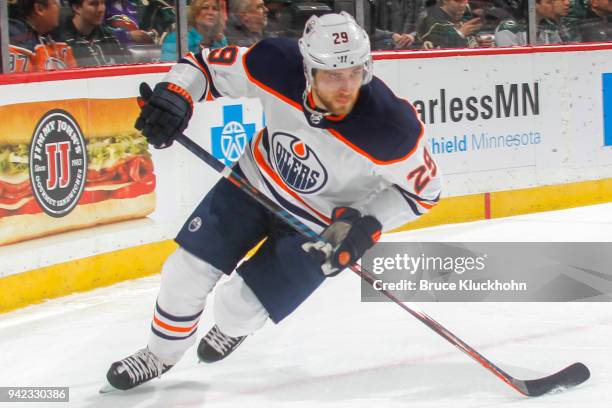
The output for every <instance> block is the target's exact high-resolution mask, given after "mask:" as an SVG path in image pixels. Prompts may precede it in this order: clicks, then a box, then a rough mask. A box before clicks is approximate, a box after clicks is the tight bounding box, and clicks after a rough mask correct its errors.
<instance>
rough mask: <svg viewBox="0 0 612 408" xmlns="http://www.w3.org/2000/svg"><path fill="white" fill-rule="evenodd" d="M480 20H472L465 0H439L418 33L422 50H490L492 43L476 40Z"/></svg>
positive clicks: (486, 39) (485, 38)
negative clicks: (479, 47) (479, 48)
mask: <svg viewBox="0 0 612 408" xmlns="http://www.w3.org/2000/svg"><path fill="white" fill-rule="evenodd" d="M482 24H483V19H482V18H480V17H475V16H474V14H472V12H471V10H470V7H469V6H468V0H440V4H439V5H437V6H434V7H431V8H430V9H429V10H428V12H427V17H425V19H424V20H423V21H422V22H421V24H420V25H419V28H418V30H417V32H418V35H417V39H418V41H419V43H420V44H421V45H422V47H423V48H466V47H467V48H475V47H478V46H481V47H491V46H493V40H492V38H489V37H479V36H478V32H479V31H480V29H481V28H482Z"/></svg>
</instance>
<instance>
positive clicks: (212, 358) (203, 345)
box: [198, 324, 247, 363]
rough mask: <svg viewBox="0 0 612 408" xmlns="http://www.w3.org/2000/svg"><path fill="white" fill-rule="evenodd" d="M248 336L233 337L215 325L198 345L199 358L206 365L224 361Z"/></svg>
mask: <svg viewBox="0 0 612 408" xmlns="http://www.w3.org/2000/svg"><path fill="white" fill-rule="evenodd" d="M246 337H247V336H239V337H231V336H228V335H227V334H224V333H223V332H222V331H221V330H220V329H219V327H218V326H217V325H216V324H215V325H214V326H213V328H212V329H210V331H209V332H208V333H206V336H204V337H203V338H202V340H201V341H200V344H199V345H198V358H199V359H200V361H203V362H205V363H214V362H216V361H219V360H223V359H224V358H225V357H227V356H228V355H229V354H230V353H231V352H232V351H234V350H235V349H236V348H238V346H239V345H240V343H242V342H243V341H244V339H246Z"/></svg>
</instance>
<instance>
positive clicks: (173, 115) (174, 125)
mask: <svg viewBox="0 0 612 408" xmlns="http://www.w3.org/2000/svg"><path fill="white" fill-rule="evenodd" d="M138 103H139V105H140V107H141V111H140V116H138V119H137V120H136V124H135V127H136V129H138V130H140V131H141V132H142V134H143V135H144V136H145V137H146V138H147V141H148V142H149V143H150V144H152V145H153V146H155V147H156V148H157V149H163V148H165V147H168V146H170V145H172V142H173V141H174V140H175V139H176V138H177V137H179V136H180V135H181V134H183V131H184V130H185V129H186V128H187V124H188V123H189V119H191V115H192V113H193V101H192V99H191V95H189V92H187V91H185V90H184V89H183V88H181V87H180V86H178V85H175V84H172V83H169V82H159V83H158V84H157V85H155V88H154V90H151V87H150V86H149V84H147V83H146V82H143V83H141V84H140V97H139V98H138Z"/></svg>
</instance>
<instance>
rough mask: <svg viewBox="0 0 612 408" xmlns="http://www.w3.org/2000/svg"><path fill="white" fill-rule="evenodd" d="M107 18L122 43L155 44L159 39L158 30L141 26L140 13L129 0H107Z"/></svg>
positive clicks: (107, 22)
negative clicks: (149, 29) (144, 28)
mask: <svg viewBox="0 0 612 408" xmlns="http://www.w3.org/2000/svg"><path fill="white" fill-rule="evenodd" d="M105 18H106V24H108V25H109V26H110V27H112V28H113V30H114V31H115V36H116V37H117V39H118V40H119V42H120V43H121V44H124V45H126V44H131V43H135V44H153V43H154V42H155V41H156V40H157V32H155V31H145V30H141V29H140V28H139V25H138V13H137V12H136V9H135V8H134V6H133V5H132V4H131V3H130V1H129V0H106V12H105Z"/></svg>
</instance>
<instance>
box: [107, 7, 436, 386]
mask: <svg viewBox="0 0 612 408" xmlns="http://www.w3.org/2000/svg"><path fill="white" fill-rule="evenodd" d="M141 95H142V100H143V101H144V102H146V103H145V104H144V106H143V108H142V112H141V115H140V117H139V118H138V120H137V122H136V127H137V128H138V129H141V130H142V132H143V134H144V135H145V136H146V137H147V139H148V140H149V142H150V143H152V144H153V145H154V146H155V147H157V148H165V147H168V146H170V145H171V144H172V142H173V139H175V138H176V137H177V136H179V135H180V134H181V133H182V132H183V131H184V130H185V128H186V127H187V124H188V122H189V119H190V117H191V114H192V111H193V103H194V101H200V100H203V99H207V98H210V97H218V96H228V97H232V98H238V97H244V96H246V97H256V98H259V99H260V101H261V103H262V105H263V108H264V110H265V112H266V122H267V127H266V128H264V129H263V130H261V131H260V132H259V133H258V134H257V135H255V136H254V137H253V140H252V141H251V142H250V144H249V145H248V146H247V148H246V151H245V153H244V154H243V156H242V157H241V158H240V159H239V161H238V163H237V164H236V165H235V166H234V170H235V171H237V172H239V173H240V174H242V175H244V177H246V179H248V181H249V182H250V183H251V184H252V185H253V186H254V187H255V188H257V189H259V190H261V191H262V192H263V193H264V194H265V195H266V196H268V197H269V198H270V199H272V200H274V201H276V202H277V203H278V204H280V205H281V206H282V207H284V208H285V209H286V210H287V211H289V212H291V213H292V214H293V215H295V216H296V217H298V218H299V219H300V220H302V221H303V222H304V223H305V224H307V225H308V226H310V227H311V228H313V229H315V230H316V231H321V234H322V236H323V237H324V238H325V241H326V242H328V244H326V245H322V244H318V243H313V242H306V241H307V240H306V239H305V238H303V237H302V236H301V235H299V234H297V233H296V232H295V231H293V230H292V228H291V227H289V226H287V225H285V224H284V223H283V222H282V221H279V220H278V219H277V218H276V217H275V216H274V215H273V214H271V213H270V212H269V211H268V210H266V209H265V208H263V207H262V205H260V204H259V203H257V202H255V201H254V200H252V199H251V198H250V197H249V196H247V195H246V194H245V193H243V192H242V191H240V190H239V189H238V188H237V187H236V186H234V185H233V184H231V183H230V182H228V181H227V180H226V179H224V178H222V179H221V180H220V181H219V182H218V183H217V184H216V185H215V186H214V187H213V189H212V190H211V191H210V192H209V193H208V194H207V195H206V197H205V198H204V200H203V201H202V202H201V203H200V204H199V206H198V207H197V208H196V210H195V211H194V213H193V214H192V215H191V217H190V218H189V220H188V221H187V222H186V223H185V225H184V226H183V228H182V230H181V231H180V233H179V234H178V236H177V238H176V242H177V243H178V244H179V246H180V248H179V249H178V250H177V251H176V252H174V253H173V254H172V255H171V256H170V257H169V258H168V260H167V261H166V263H165V265H164V267H163V270H162V281H161V288H160V292H159V295H158V298H157V303H156V305H155V310H154V316H153V322H152V324H151V333H150V337H149V341H148V344H147V347H146V348H144V349H142V350H140V351H138V352H136V353H135V354H133V355H131V356H129V357H126V358H124V359H122V360H120V361H117V362H115V363H113V364H112V365H111V367H110V369H109V370H108V373H107V379H108V382H109V383H110V385H111V386H112V387H113V388H116V389H121V390H125V389H130V388H132V387H135V386H137V385H139V384H142V383H144V382H146V381H149V380H150V379H152V378H155V377H159V376H161V374H162V373H164V372H166V371H167V370H169V369H170V368H171V367H172V366H174V365H175V364H176V363H177V362H178V361H179V359H180V358H181V356H182V355H183V354H184V352H185V351H186V350H187V349H188V348H189V347H190V346H192V345H193V343H194V342H195V340H196V336H195V333H196V330H197V325H198V321H199V319H200V316H201V314H202V312H203V310H204V306H205V303H206V297H207V295H208V294H209V293H210V292H211V291H212V290H213V287H214V286H215V284H216V283H217V281H218V280H219V279H220V278H221V277H222V276H223V275H224V274H228V275H229V274H231V273H232V271H233V270H234V269H236V266H237V265H238V263H239V262H240V261H241V260H242V258H243V257H244V255H245V254H246V253H247V251H248V250H249V249H251V248H253V247H254V246H255V245H256V244H257V243H258V242H259V241H261V240H262V239H263V238H267V240H266V241H265V242H264V243H263V245H262V246H261V247H260V248H259V250H258V251H257V253H256V254H255V255H254V256H252V257H251V258H250V259H248V260H246V261H245V262H243V263H242V264H240V266H238V268H237V269H236V272H237V273H234V274H232V276H231V278H230V279H228V280H227V281H226V282H224V283H223V284H221V285H220V286H219V287H218V288H217V290H216V291H215V308H214V317H215V321H216V324H215V325H214V326H213V328H212V329H211V330H210V331H209V332H208V333H207V334H206V335H205V336H204V338H203V339H202V340H201V342H200V344H199V346H198V350H197V352H198V356H199V358H200V360H202V361H205V362H214V361H218V360H220V359H222V358H224V357H226V356H227V355H228V354H229V353H231V352H232V351H233V350H235V349H236V347H238V345H239V344H240V343H241V342H242V341H243V340H244V339H245V337H246V336H247V335H249V334H251V333H253V332H255V331H256V330H257V329H259V328H261V327H262V326H263V325H264V323H265V322H266V320H267V319H268V318H270V319H271V320H272V321H273V322H275V323H278V322H280V321H281V320H283V319H284V318H285V317H286V316H287V315H289V314H290V313H291V312H293V311H294V310H295V309H296V308H297V307H298V306H299V305H300V304H301V303H302V302H303V301H304V300H305V299H306V298H307V297H308V296H309V295H310V294H311V293H312V292H313V291H314V290H315V289H316V288H317V287H318V286H319V285H320V284H321V283H322V282H323V280H324V279H325V278H326V277H328V276H334V275H336V274H337V273H339V272H340V271H342V270H343V269H345V268H346V267H347V266H348V265H350V264H352V263H354V262H355V261H357V260H358V259H359V258H360V257H361V256H362V255H363V253H364V252H365V251H366V250H367V249H369V248H370V247H372V246H373V245H374V244H375V242H376V241H377V239H378V237H379V236H380V233H381V230H387V229H391V228H394V227H398V226H400V225H402V224H404V223H406V222H409V221H412V220H414V219H416V218H417V217H418V216H420V215H421V214H423V213H425V212H426V211H427V210H428V209H430V208H431V207H432V206H433V205H435V204H436V202H437V201H438V198H439V195H440V175H439V171H438V169H437V167H436V164H435V162H434V161H433V160H432V158H431V156H430V155H429V153H428V151H427V149H426V147H425V140H424V137H423V132H424V128H423V124H422V123H421V122H420V121H419V119H418V116H417V114H416V111H415V109H414V107H413V106H412V105H411V104H410V103H408V102H406V101H403V100H400V99H398V98H397V97H396V96H395V95H394V94H393V93H392V92H391V91H390V90H389V89H388V88H387V87H386V86H385V85H384V83H383V82H382V81H381V80H379V79H378V78H376V77H373V75H372V58H371V55H370V44H369V40H368V35H367V33H366V32H365V31H364V30H363V29H361V28H360V27H359V26H358V25H357V24H356V23H355V21H354V20H353V18H352V17H351V16H350V15H348V14H346V13H340V14H327V15H324V16H321V17H316V16H313V17H311V18H310V19H309V20H308V22H307V23H306V27H305V30H304V34H303V36H302V38H301V39H300V40H299V42H296V41H294V40H290V39H285V38H272V39H266V40H263V41H260V42H259V43H257V44H255V45H254V46H253V47H251V48H249V49H247V48H239V47H235V46H229V47H226V48H221V49H215V50H204V51H202V53H201V54H198V55H193V54H188V55H187V56H186V57H185V58H183V59H182V60H181V61H180V62H179V63H178V64H177V65H176V66H174V67H173V68H172V69H171V71H170V72H169V73H168V74H167V75H166V76H165V78H164V79H163V80H162V82H160V83H158V84H157V85H156V86H155V88H154V90H153V91H151V89H150V88H149V87H148V86H147V85H146V84H143V85H141ZM109 389H111V388H106V389H104V390H109Z"/></svg>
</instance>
